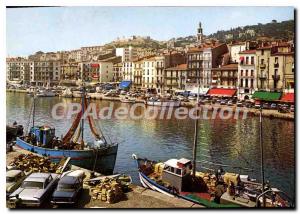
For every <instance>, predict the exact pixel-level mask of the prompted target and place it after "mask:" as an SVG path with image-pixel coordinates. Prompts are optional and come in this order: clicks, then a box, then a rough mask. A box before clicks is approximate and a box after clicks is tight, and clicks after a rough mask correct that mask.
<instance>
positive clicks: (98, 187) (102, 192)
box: [88, 175, 131, 204]
mask: <svg viewBox="0 0 300 214" xmlns="http://www.w3.org/2000/svg"><path fill="white" fill-rule="evenodd" d="M119 178H120V179H119ZM119 178H118V177H115V178H105V179H102V180H99V182H97V183H88V185H89V187H90V190H91V194H92V199H93V200H101V201H103V202H107V203H110V204H111V203H116V202H118V201H120V200H122V199H123V198H124V197H125V192H126V191H128V188H129V187H128V186H129V184H130V183H131V178H130V177H126V176H124V175H123V176H120V177H119Z"/></svg>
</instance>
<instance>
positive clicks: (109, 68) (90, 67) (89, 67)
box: [78, 61, 114, 83]
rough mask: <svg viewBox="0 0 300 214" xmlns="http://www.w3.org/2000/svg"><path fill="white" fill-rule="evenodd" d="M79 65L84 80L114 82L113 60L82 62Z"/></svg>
mask: <svg viewBox="0 0 300 214" xmlns="http://www.w3.org/2000/svg"><path fill="white" fill-rule="evenodd" d="M78 67H79V71H80V77H81V80H82V81H83V82H99V83H105V82H114V73H113V63H112V62H101V61H99V62H82V63H79V64H78Z"/></svg>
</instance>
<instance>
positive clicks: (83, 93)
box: [81, 83, 85, 143]
mask: <svg viewBox="0 0 300 214" xmlns="http://www.w3.org/2000/svg"><path fill="white" fill-rule="evenodd" d="M84 103H85V88H84V83H82V98H81V112H82V115H81V143H83V131H84V130H83V128H84V118H83V114H84Z"/></svg>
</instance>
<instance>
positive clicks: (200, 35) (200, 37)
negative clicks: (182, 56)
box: [197, 22, 203, 45]
mask: <svg viewBox="0 0 300 214" xmlns="http://www.w3.org/2000/svg"><path fill="white" fill-rule="evenodd" d="M202 40H203V29H202V26H201V22H199V26H198V29H197V43H198V45H201V44H202V42H203V41H202Z"/></svg>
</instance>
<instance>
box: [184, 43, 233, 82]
mask: <svg viewBox="0 0 300 214" xmlns="http://www.w3.org/2000/svg"><path fill="white" fill-rule="evenodd" d="M225 53H228V48H227V45H226V44H215V43H213V44H203V45H202V46H200V47H195V48H190V49H188V51H187V69H188V75H187V85H191V86H189V88H191V87H198V84H200V86H201V87H203V88H209V87H210V85H211V69H212V68H215V67H218V65H219V64H220V61H219V59H220V57H221V56H222V55H223V54H225Z"/></svg>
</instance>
